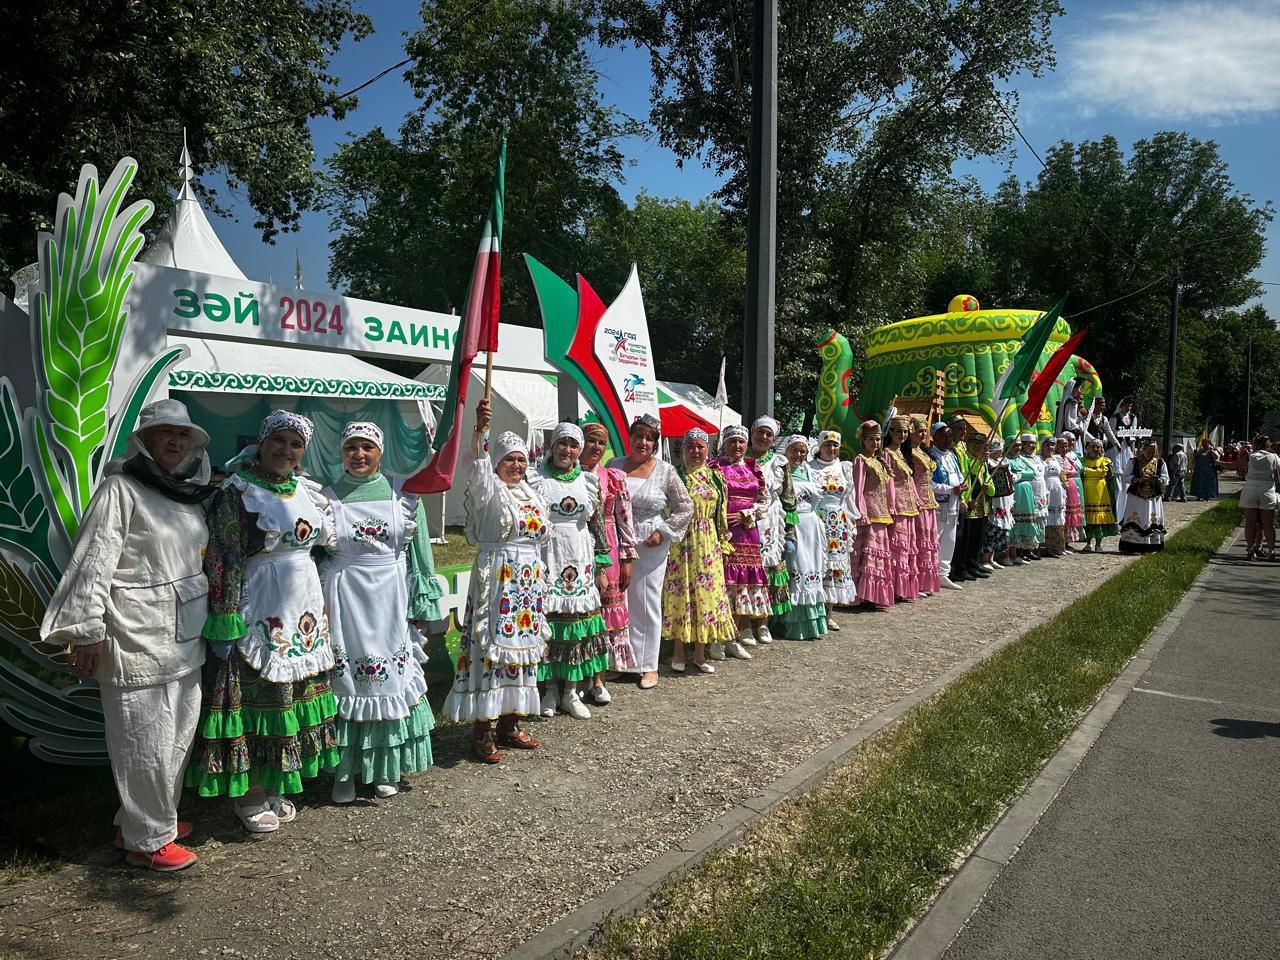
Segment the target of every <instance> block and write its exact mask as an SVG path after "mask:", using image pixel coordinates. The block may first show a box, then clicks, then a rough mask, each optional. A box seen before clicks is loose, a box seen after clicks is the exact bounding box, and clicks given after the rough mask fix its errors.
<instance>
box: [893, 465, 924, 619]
mask: <svg viewBox="0 0 1280 960" xmlns="http://www.w3.org/2000/svg"><path fill="white" fill-rule="evenodd" d="M885 465H886V466H887V467H888V468H889V474H890V476H892V477H893V499H892V500H891V501H890V503H889V513H890V514H891V515H892V517H893V526H892V527H891V528H890V529H889V548H890V553H891V554H892V561H891V562H892V564H893V592H894V595H895V596H896V597H897V598H898V599H899V600H905V601H908V602H910V601H912V600H914V599H915V598H916V597H917V596H918V595H919V593H920V572H919V568H918V567H917V565H916V561H917V547H916V532H917V528H916V517H918V516H919V515H920V501H919V498H918V497H917V495H916V483H915V478H914V476H913V475H912V472H911V467H910V466H908V465H907V460H906V458H905V457H904V456H903V455H902V451H901V450H886V451H885Z"/></svg>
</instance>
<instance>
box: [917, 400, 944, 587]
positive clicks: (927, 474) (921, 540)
mask: <svg viewBox="0 0 1280 960" xmlns="http://www.w3.org/2000/svg"><path fill="white" fill-rule="evenodd" d="M911 426H912V429H916V428H918V427H920V426H924V427H925V428H926V429H927V428H928V421H927V420H926V419H925V418H924V417H912V418H911ZM933 468H934V462H933V458H932V457H931V456H929V454H928V453H926V452H925V451H924V450H921V449H920V448H919V447H912V448H911V482H912V483H914V484H915V488H916V502H917V503H918V504H919V505H920V507H919V509H920V512H919V513H918V514H917V515H916V521H915V522H916V582H917V583H918V584H919V587H920V593H922V594H925V595H930V594H934V593H937V592H938V587H939V582H938V499H937V497H936V496H935V495H934V492H933Z"/></svg>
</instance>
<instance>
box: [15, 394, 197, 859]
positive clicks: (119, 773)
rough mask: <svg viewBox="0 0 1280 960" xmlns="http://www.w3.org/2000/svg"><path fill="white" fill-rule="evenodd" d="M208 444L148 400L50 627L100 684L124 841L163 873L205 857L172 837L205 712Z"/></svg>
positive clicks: (54, 604) (178, 831)
mask: <svg viewBox="0 0 1280 960" xmlns="http://www.w3.org/2000/svg"><path fill="white" fill-rule="evenodd" d="M208 443H209V435H208V434H207V433H205V431H204V430H202V429H200V427H198V426H196V425H195V424H194V423H192V422H191V419H190V417H188V415H187V408H186V407H185V406H183V405H182V404H181V403H179V402H178V401H177V400H158V401H156V402H155V403H152V404H149V405H148V406H146V407H143V409H142V413H141V415H140V416H139V418H138V429H137V430H136V431H135V432H134V434H133V436H132V437H131V438H130V440H129V446H128V449H127V450H126V452H125V456H124V457H123V458H121V459H119V460H114V461H112V462H111V463H110V464H109V465H108V466H107V470H106V474H107V475H106V477H105V479H104V480H103V481H102V483H101V484H100V485H99V486H98V489H97V490H96V491H95V492H94V494H93V499H92V500H90V501H89V506H88V509H86V510H85V512H84V516H83V517H82V518H81V520H80V529H79V531H78V532H77V534H76V540H75V544H74V545H73V546H72V550H71V560H70V562H69V563H68V565H67V569H66V571H65V573H64V574H63V577H62V581H61V582H60V583H59V584H58V589H57V590H56V591H55V592H54V595H53V598H52V599H51V600H50V601H49V606H48V609H47V610H46V612H45V616H44V623H43V624H42V625H41V628H40V632H41V634H42V636H43V637H44V638H45V640H46V641H48V642H52V643H65V644H69V645H70V646H71V647H73V649H74V651H75V658H74V661H73V663H72V670H73V672H74V673H76V674H77V675H78V676H80V677H96V678H97V680H98V684H99V687H100V691H101V696H102V714H103V722H104V726H105V729H106V738H107V751H108V753H109V755H110V757H111V772H112V775H113V776H114V777H115V781H116V789H117V791H118V792H119V794H120V810H119V812H118V813H117V814H116V818H115V822H116V826H117V828H118V829H117V831H116V846H118V847H123V848H124V850H125V851H126V855H125V856H126V859H127V861H128V862H129V863H130V864H132V865H134V866H138V867H149V868H151V869H153V870H181V869H183V868H184V867H189V866H190V865H191V864H193V863H194V862H195V860H196V855H195V854H194V853H192V852H191V851H190V850H187V849H186V848H185V847H182V846H180V845H179V844H178V843H176V842H175V841H177V840H180V839H182V838H184V837H186V836H188V835H189V834H190V833H191V824H189V823H179V822H178V798H179V795H180V793H181V790H182V776H183V770H184V767H185V765H186V760H187V754H188V752H189V751H190V749H191V740H192V737H193V735H194V734H195V729H196V721H197V720H198V718H199V716H200V667H201V665H202V664H203V663H204V655H205V644H204V642H203V641H202V640H201V639H200V627H201V625H202V624H203V623H204V618H205V613H206V595H207V593H208V587H207V584H206V581H205V575H204V573H203V572H202V570H201V560H202V554H203V553H204V548H205V543H206V541H207V540H208V536H209V533H208V527H207V526H206V524H205V514H204V509H203V507H202V506H201V504H202V503H203V501H204V500H205V499H206V498H207V497H208V496H209V495H210V494H211V493H212V492H213V488H212V487H210V486H208V485H207V484H208V480H209V458H208V457H207V456H205V452H204V451H205V447H206V446H207V445H208Z"/></svg>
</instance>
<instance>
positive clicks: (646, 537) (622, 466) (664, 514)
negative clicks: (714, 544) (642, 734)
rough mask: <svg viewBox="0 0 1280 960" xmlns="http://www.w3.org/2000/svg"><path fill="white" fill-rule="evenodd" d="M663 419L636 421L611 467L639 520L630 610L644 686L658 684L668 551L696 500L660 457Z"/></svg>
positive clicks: (633, 645)
mask: <svg viewBox="0 0 1280 960" xmlns="http://www.w3.org/2000/svg"><path fill="white" fill-rule="evenodd" d="M661 439H662V424H661V423H660V422H659V421H658V418H657V417H654V416H651V415H649V414H644V415H643V416H640V417H638V418H637V419H636V421H635V423H633V424H632V425H631V431H630V433H629V434H628V442H629V443H630V446H631V453H629V454H628V455H627V456H625V457H617V458H615V459H614V460H612V461H611V462H610V463H609V466H610V467H613V468H616V469H618V470H621V471H622V472H623V473H625V474H626V475H627V490H628V491H629V492H630V494H631V512H632V516H633V518H634V519H635V525H636V554H637V555H636V559H635V561H634V562H633V563H632V564H631V584H630V585H629V586H628V587H627V610H628V612H629V613H630V615H631V649H632V650H633V651H634V652H635V655H636V663H637V664H638V666H639V669H640V671H641V673H640V689H641V690H651V689H653V688H654V687H656V686H657V685H658V651H659V647H660V645H661V641H662V582H663V579H664V577H665V575H666V569H667V551H668V550H670V549H671V544H672V543H676V542H678V541H679V540H680V539H681V538H682V537H683V536H684V533H685V530H687V529H688V527H689V522H690V521H691V520H692V519H693V500H692V498H690V496H689V491H688V490H687V489H686V488H685V485H684V481H683V480H681V479H680V474H678V473H677V472H676V468H675V467H673V466H672V465H671V464H669V463H667V462H666V461H665V460H659V459H658V457H657V455H656V454H657V450H658V444H659V443H660V442H661Z"/></svg>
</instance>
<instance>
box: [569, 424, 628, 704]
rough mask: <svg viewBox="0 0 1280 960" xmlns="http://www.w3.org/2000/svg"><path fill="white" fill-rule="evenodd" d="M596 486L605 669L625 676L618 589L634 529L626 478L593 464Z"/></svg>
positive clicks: (603, 699)
mask: <svg viewBox="0 0 1280 960" xmlns="http://www.w3.org/2000/svg"><path fill="white" fill-rule="evenodd" d="M597 432H598V433H600V434H603V435H604V439H605V441H606V442H607V441H608V437H609V431H608V430H606V429H605V427H604V426H603V425H602V424H599V423H587V424H584V425H583V427H582V433H583V437H584V438H585V437H588V436H590V435H591V434H592V433H597ZM592 472H593V473H594V474H595V476H596V479H597V480H599V482H600V499H601V501H602V502H603V504H604V507H603V513H604V533H605V538H606V539H607V540H608V542H609V569H608V570H606V571H605V577H606V578H607V580H608V581H609V583H608V586H606V587H605V589H604V593H602V594H601V595H600V609H601V616H603V617H604V626H605V629H606V630H607V631H608V634H609V639H608V646H609V669H610V670H616V671H618V672H620V673H629V672H630V671H632V670H635V669H636V655H635V652H634V651H633V650H632V649H631V633H630V627H631V617H630V614H629V612H628V610H627V595H626V593H625V592H623V591H622V589H621V588H620V587H619V576H620V574H621V563H622V561H624V560H625V561H634V560H635V558H636V528H635V521H634V519H633V518H632V514H631V493H630V492H629V491H628V490H627V475H626V474H625V473H623V472H622V471H621V470H617V469H615V468H613V467H606V466H605V465H604V464H597V465H596V468H595V470H594V471H592ZM603 689H604V688H603V687H600V688H597V690H596V691H595V696H596V699H597V702H599V703H608V702H609V700H610V699H612V698H611V697H610V696H609V695H608V694H602V693H601V692H600V691H601V690H603Z"/></svg>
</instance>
